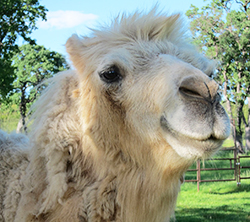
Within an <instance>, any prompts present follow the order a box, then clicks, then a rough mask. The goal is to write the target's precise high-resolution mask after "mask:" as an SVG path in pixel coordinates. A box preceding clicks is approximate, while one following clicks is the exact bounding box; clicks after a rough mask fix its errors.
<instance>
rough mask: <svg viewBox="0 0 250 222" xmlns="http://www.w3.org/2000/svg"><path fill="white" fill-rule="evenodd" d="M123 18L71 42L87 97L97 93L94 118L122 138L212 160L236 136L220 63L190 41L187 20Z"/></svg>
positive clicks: (190, 157) (152, 14)
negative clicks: (224, 101)
mask: <svg viewBox="0 0 250 222" xmlns="http://www.w3.org/2000/svg"><path fill="white" fill-rule="evenodd" d="M118 20H119V19H117V20H115V22H114V23H113V24H112V25H111V26H110V27H108V28H107V27H105V28H102V29H101V30H94V31H93V36H92V37H84V38H79V37H77V36H75V35H74V36H72V37H71V38H70V39H69V40H68V42H67V44H66V47H67V51H68V53H69V54H70V58H71V60H72V62H73V65H74V66H75V68H76V70H77V72H78V74H79V75H80V78H81V80H82V84H81V85H80V91H81V90H83V91H84V90H85V93H80V95H81V94H82V95H83V96H85V97H86V96H89V94H90V92H92V94H93V95H92V96H91V98H92V100H91V102H90V103H92V108H91V114H93V115H92V118H93V119H94V120H95V121H97V119H98V118H99V120H98V121H99V125H100V124H102V126H101V128H102V129H104V128H105V130H106V131H107V133H108V134H109V135H110V137H112V136H111V134H115V135H116V139H117V140H119V138H121V139H122V135H123V132H124V129H127V130H130V135H131V138H132V137H133V136H134V135H136V136H137V137H138V138H140V140H141V141H143V142H145V141H149V142H152V141H153V142H154V143H155V144H157V143H159V142H161V141H164V143H166V144H168V145H170V146H171V147H172V149H173V150H175V151H176V152H177V153H178V154H179V155H180V156H182V157H186V158H187V159H194V158H200V157H206V156H208V155H210V154H212V153H213V152H214V151H215V150H217V149H218V148H219V147H220V146H221V144H222V142H223V141H224V140H225V139H226V138H227V137H228V136H229V131H230V130H229V128H230V127H229V119H228V116H227V114H226V112H225V110H224V109H223V107H222V106H221V105H220V95H219V93H218V84H217V83H216V82H215V81H214V80H212V79H211V78H210V75H211V74H212V73H213V71H214V62H212V61H209V60H208V59H206V58H205V57H204V56H202V55H201V54H199V53H198V52H197V51H196V50H195V48H193V47H192V46H191V45H190V44H189V43H188V42H187V41H186V37H185V33H184V32H183V31H182V28H181V27H182V25H183V24H182V22H181V20H180V16H179V15H174V16H170V17H167V16H164V15H156V13H155V11H154V10H153V11H151V12H150V13H149V14H147V15H142V14H140V13H136V14H134V15H132V16H127V17H126V16H123V17H122V18H121V19H120V20H119V21H118ZM86 82H87V83H88V84H86ZM86 91H87V93H86ZM89 97H90V96H89ZM96 110H97V111H96ZM89 112H90V111H89ZM95 112H96V113H95ZM94 113H95V114H94ZM98 113H99V114H98ZM91 114H88V116H91ZM94 120H93V121H94ZM89 121H90V120H89ZM93 121H92V122H93ZM101 122H102V123H101ZM95 129H96V130H98V129H100V126H98V127H96V128H95ZM92 131H93V129H92ZM126 140H127V141H128V140H130V138H126ZM131 140H132V139H131ZM170 146H168V147H170ZM138 149H139V148H138ZM138 152H139V151H138Z"/></svg>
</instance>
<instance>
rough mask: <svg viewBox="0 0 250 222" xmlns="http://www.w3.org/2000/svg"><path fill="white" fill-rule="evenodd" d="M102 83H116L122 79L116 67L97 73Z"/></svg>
mask: <svg viewBox="0 0 250 222" xmlns="http://www.w3.org/2000/svg"><path fill="white" fill-rule="evenodd" d="M99 75H100V78H101V80H102V81H104V82H106V83H113V82H118V81H120V80H121V79H122V75H121V73H120V70H119V68H118V67H117V66H112V67H110V68H108V69H106V70H104V71H102V72H100V73H99Z"/></svg>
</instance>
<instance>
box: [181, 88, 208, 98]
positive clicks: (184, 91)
mask: <svg viewBox="0 0 250 222" xmlns="http://www.w3.org/2000/svg"><path fill="white" fill-rule="evenodd" d="M179 90H180V92H181V93H182V94H183V95H186V96H191V97H196V98H203V97H202V95H200V93H199V92H197V91H195V90H193V89H188V88H185V87H180V89H179Z"/></svg>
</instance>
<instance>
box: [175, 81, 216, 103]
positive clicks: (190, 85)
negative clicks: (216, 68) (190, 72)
mask: <svg viewBox="0 0 250 222" xmlns="http://www.w3.org/2000/svg"><path fill="white" fill-rule="evenodd" d="M179 92H180V93H181V95H182V96H185V97H186V98H190V99H203V100H206V101H207V102H211V103H213V102H214V101H215V100H216V96H217V92H218V84H217V83H216V82H215V81H213V80H209V79H206V78H198V77H194V76H188V77H186V78H184V79H183V80H182V82H181V84H180V86H179Z"/></svg>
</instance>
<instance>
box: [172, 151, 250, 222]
mask: <svg viewBox="0 0 250 222" xmlns="http://www.w3.org/2000/svg"><path fill="white" fill-rule="evenodd" d="M245 155H246V154H245ZM247 155H250V153H248V154H247ZM230 157H233V152H228V151H225V152H220V153H218V154H217V155H216V156H215V157H214V158H230ZM241 165H242V166H250V158H248V159H242V160H241ZM229 166H230V162H229V160H226V161H225V160H223V161H221V160H209V161H205V162H204V163H203V164H201V167H206V168H224V167H229ZM192 168H195V164H194V165H193V166H192ZM242 174H243V176H248V177H249V176H250V169H244V171H243V169H242ZM233 177H234V171H231V170H229V171H202V172H201V179H231V178H233ZM186 179H196V172H187V174H186ZM175 215H176V222H198V221H199V222H208V221H210V222H212V221H214V222H250V179H247V180H242V181H241V186H237V185H236V181H232V182H209V183H207V182H206V183H205V182H204V183H200V191H199V192H197V185H196V183H185V184H184V185H182V187H181V192H180V195H179V197H178V202H177V208H176V214H175Z"/></svg>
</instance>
